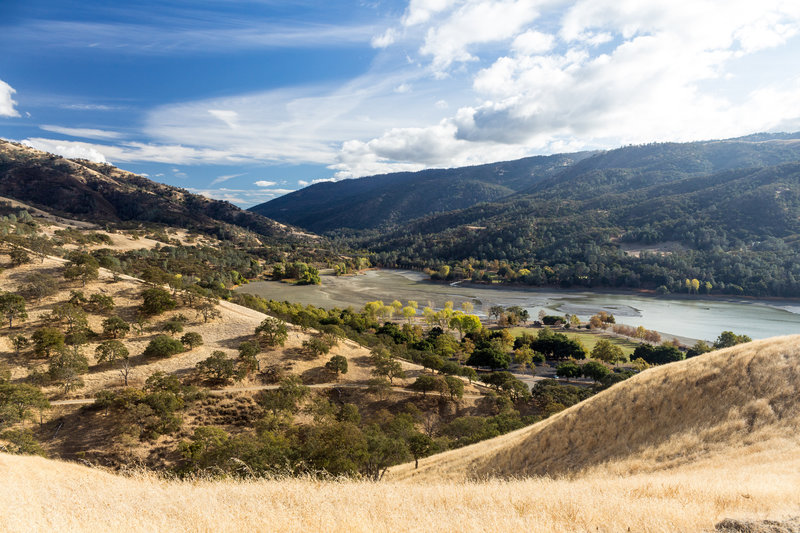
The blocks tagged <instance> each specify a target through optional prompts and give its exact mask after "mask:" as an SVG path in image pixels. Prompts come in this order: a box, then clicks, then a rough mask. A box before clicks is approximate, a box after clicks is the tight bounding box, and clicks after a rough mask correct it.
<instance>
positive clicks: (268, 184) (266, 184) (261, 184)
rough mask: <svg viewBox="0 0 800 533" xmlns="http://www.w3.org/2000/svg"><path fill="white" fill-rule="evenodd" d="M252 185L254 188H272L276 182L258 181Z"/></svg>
mask: <svg viewBox="0 0 800 533" xmlns="http://www.w3.org/2000/svg"><path fill="white" fill-rule="evenodd" d="M253 185H255V186H256V187H272V186H274V185H277V182H274V181H265V180H259V181H257V182H255V183H253Z"/></svg>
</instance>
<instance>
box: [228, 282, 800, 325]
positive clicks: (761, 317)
mask: <svg viewBox="0 0 800 533" xmlns="http://www.w3.org/2000/svg"><path fill="white" fill-rule="evenodd" d="M237 290H238V291H240V292H245V293H250V294H256V295H258V296H261V297H264V298H267V299H272V300H281V301H282V300H288V301H291V302H300V303H303V304H313V305H316V306H319V307H325V308H331V307H341V308H346V307H348V306H353V307H355V308H360V307H362V306H363V305H364V304H365V303H366V302H369V301H373V300H383V302H384V303H387V304H388V303H389V302H391V301H392V300H400V301H402V302H403V303H404V304H405V302H407V301H408V300H416V301H417V302H418V303H419V306H420V309H421V308H422V307H423V306H426V305H431V306H432V307H434V308H441V307H443V306H444V303H445V302H446V301H448V300H450V301H453V302H454V304H455V308H456V309H458V308H459V306H460V305H461V302H464V301H468V302H471V303H472V304H473V305H474V306H475V309H474V311H473V312H474V313H475V314H478V315H480V316H484V317H485V316H487V315H488V311H489V308H490V307H491V306H493V305H502V306H503V307H510V306H512V305H518V306H520V307H523V308H524V309H527V310H528V312H529V313H530V314H531V317H532V318H535V317H536V316H537V315H538V314H539V311H540V310H542V309H543V310H544V311H545V312H547V313H548V314H561V315H563V314H565V313H571V314H576V315H578V316H579V317H580V318H581V319H582V320H586V319H588V318H589V317H590V316H591V315H593V314H595V313H597V312H598V311H607V312H609V313H612V314H613V315H614V316H615V317H616V319H617V323H621V324H628V325H631V326H644V327H645V328H647V329H654V330H657V331H660V332H662V333H663V334H666V335H667V336H675V337H678V338H679V339H681V340H691V339H705V340H714V339H715V338H716V337H717V335H719V334H720V332H722V331H725V330H732V331H734V332H736V333H739V334H742V333H744V334H746V335H749V336H750V337H752V338H754V339H762V338H766V337H774V336H778V335H789V334H793V333H800V301H795V300H786V301H763V300H745V299H735V298H725V299H701V298H697V299H683V298H669V297H661V296H658V297H656V296H648V295H640V294H636V293H614V292H602V291H580V290H556V289H518V288H507V287H506V288H500V287H485V286H480V285H469V284H467V285H463V286H462V285H460V284H454V285H448V284H443V283H432V282H430V281H427V276H426V275H424V274H422V273H420V272H414V271H410V270H371V271H368V272H366V273H364V274H360V275H357V276H345V277H335V276H322V284H321V285H315V286H314V285H309V286H293V285H289V284H287V283H279V282H274V281H259V282H253V283H250V284H247V285H244V286H242V287H240V288H239V289H237Z"/></svg>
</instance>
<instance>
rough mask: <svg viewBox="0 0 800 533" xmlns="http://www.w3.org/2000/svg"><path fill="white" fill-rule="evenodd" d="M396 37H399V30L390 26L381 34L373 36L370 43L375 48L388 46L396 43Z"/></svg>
mask: <svg viewBox="0 0 800 533" xmlns="http://www.w3.org/2000/svg"><path fill="white" fill-rule="evenodd" d="M395 39H397V30H395V29H394V28H389V29H388V30H386V31H385V32H383V33H382V34H381V35H378V36H377V37H373V38H372V41H370V44H371V45H372V47H373V48H386V47H387V46H389V45H391V44H393V43H394V41H395Z"/></svg>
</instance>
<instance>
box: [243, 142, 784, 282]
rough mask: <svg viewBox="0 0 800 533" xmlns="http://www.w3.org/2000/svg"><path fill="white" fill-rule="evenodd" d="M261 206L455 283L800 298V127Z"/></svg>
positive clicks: (344, 187) (357, 184)
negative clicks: (694, 285) (688, 285)
mask: <svg viewBox="0 0 800 533" xmlns="http://www.w3.org/2000/svg"><path fill="white" fill-rule="evenodd" d="M252 211H254V212H258V213H261V214H265V215H268V216H271V217H274V218H275V219H276V220H279V221H282V222H287V223H291V224H296V225H298V226H300V227H304V228H308V229H311V230H313V231H316V232H320V233H322V234H327V235H330V236H338V237H345V238H346V240H347V242H348V244H350V245H351V246H353V247H359V248H364V249H367V250H370V251H371V252H372V254H373V255H372V258H373V262H374V263H376V264H379V265H384V266H399V267H411V268H422V267H430V268H439V266H440V265H442V264H449V265H450V266H451V267H452V268H450V270H449V272H447V276H448V277H449V278H451V279H452V278H453V277H455V278H462V277H472V278H473V280H476V279H482V280H483V281H489V280H491V281H498V280H503V281H512V282H524V283H526V284H530V285H560V286H586V287H592V286H612V287H618V286H621V287H636V288H638V287H643V288H660V289H662V291H672V292H674V291H677V290H681V287H682V285H681V283H683V281H684V280H685V279H687V278H691V279H695V278H696V279H699V280H701V281H707V282H708V283H709V284H710V285H711V286H712V287H714V289H713V290H714V291H722V292H730V293H734V294H741V293H746V294H754V295H776V296H777V295H783V296H788V295H792V296H800V262H798V261H797V254H798V253H800V133H795V134H758V135H752V136H748V137H742V138H738V139H728V140H721V141H705V142H692V143H683V144H680V143H662V144H649V145H642V146H627V147H623V148H618V149H616V150H609V151H602V152H592V153H587V152H583V153H577V154H562V155H555V156H549V157H535V158H527V159H521V160H519V161H512V162H506V163H495V164H491V165H482V166H478V167H468V168H466V169H449V170H427V171H424V172H417V173H407V174H390V175H386V176H376V177H371V178H362V179H358V180H347V181H342V182H337V183H324V184H319V185H314V186H311V187H308V188H306V189H303V190H300V191H297V192H295V193H292V194H289V195H286V196H284V197H281V198H279V199H276V200H273V201H271V202H268V203H266V204H262V205H260V206H256V207H254V208H252ZM627 252H630V253H627ZM498 261H499V263H498ZM489 262H494V263H493V264H489ZM498 264H499V265H500V266H498ZM503 264H507V265H508V267H510V269H509V268H505V267H503V266H502V265H503ZM481 270H487V271H490V274H491V275H490V276H489V277H486V276H483V277H481V275H480V271H481ZM520 271H521V272H524V274H519V272H520Z"/></svg>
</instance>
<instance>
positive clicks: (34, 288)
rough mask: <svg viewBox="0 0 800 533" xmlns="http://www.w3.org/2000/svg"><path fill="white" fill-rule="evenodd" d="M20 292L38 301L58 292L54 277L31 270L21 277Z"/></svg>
mask: <svg viewBox="0 0 800 533" xmlns="http://www.w3.org/2000/svg"><path fill="white" fill-rule="evenodd" d="M22 283H23V285H22V293H23V294H24V295H25V296H27V297H29V298H32V299H33V300H34V301H36V302H38V301H40V300H41V299H42V298H46V297H48V296H52V295H54V294H56V293H57V292H58V281H57V280H56V278H54V277H53V276H51V275H49V274H45V273H44V272H31V273H29V274H27V275H26V276H25V277H24V278H22Z"/></svg>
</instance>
